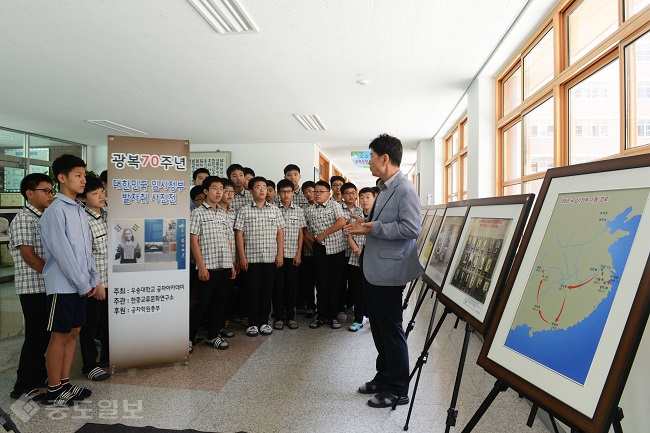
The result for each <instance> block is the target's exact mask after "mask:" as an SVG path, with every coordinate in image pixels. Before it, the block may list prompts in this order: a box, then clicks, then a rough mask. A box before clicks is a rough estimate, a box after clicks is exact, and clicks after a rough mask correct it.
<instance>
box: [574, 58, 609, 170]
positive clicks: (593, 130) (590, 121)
mask: <svg viewBox="0 0 650 433" xmlns="http://www.w3.org/2000/svg"><path fill="white" fill-rule="evenodd" d="M618 76H619V72H618V59H617V60H615V61H613V62H611V63H609V64H608V65H607V66H605V67H603V68H601V69H600V70H598V72H595V73H593V74H592V75H590V76H589V77H587V78H585V79H584V80H583V81H581V82H580V83H578V84H577V85H575V86H573V87H571V88H570V89H569V164H579V163H581V162H587V161H593V160H595V159H600V158H604V157H606V156H610V155H614V154H617V153H619V152H620V138H619V137H620V131H619V120H620V110H619V95H620V92H619V79H618ZM591 82H599V83H603V82H605V83H607V85H608V90H607V95H608V96H607V98H605V99H601V100H590V101H586V100H581V99H579V98H577V97H576V93H579V92H580V88H581V87H583V86H587V87H589V86H591Z"/></svg>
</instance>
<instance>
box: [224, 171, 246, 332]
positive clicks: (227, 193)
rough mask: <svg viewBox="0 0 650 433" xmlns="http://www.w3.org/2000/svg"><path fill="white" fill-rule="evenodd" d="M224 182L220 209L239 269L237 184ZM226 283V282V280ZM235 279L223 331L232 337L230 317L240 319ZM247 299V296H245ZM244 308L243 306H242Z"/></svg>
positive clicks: (233, 258) (226, 180)
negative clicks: (236, 229)
mask: <svg viewBox="0 0 650 433" xmlns="http://www.w3.org/2000/svg"><path fill="white" fill-rule="evenodd" d="M221 180H222V182H223V196H222V197H221V201H220V202H219V207H218V210H220V211H221V212H223V213H225V216H226V221H227V222H228V227H227V230H226V231H227V233H228V239H229V240H230V245H232V260H233V263H235V269H237V265H236V263H237V247H236V245H237V244H236V242H235V220H236V219H237V212H235V210H234V209H233V208H232V200H233V198H234V197H235V184H234V183H232V180H230V179H225V178H222V179H221ZM224 283H226V282H225V281H224ZM234 283H235V280H229V281H228V283H227V284H228V286H227V287H226V291H227V293H228V297H227V299H226V311H225V314H224V316H225V318H226V320H225V323H224V328H223V330H222V332H221V336H222V337H227V338H232V337H234V336H235V334H234V333H233V332H232V331H231V330H230V329H229V328H230V318H233V319H235V318H236V319H237V320H239V316H238V315H237V314H236V312H237V307H238V303H237V302H236V300H237V299H238V295H237V292H236V290H237V288H236V287H235V284H234ZM244 299H245V298H244ZM243 305H246V303H245V302H243V303H242V306H243ZM242 309H243V307H242Z"/></svg>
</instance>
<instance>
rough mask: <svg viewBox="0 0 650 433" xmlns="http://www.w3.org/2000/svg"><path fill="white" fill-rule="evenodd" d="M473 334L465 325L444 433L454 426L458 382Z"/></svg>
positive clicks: (461, 377)
mask: <svg viewBox="0 0 650 433" xmlns="http://www.w3.org/2000/svg"><path fill="white" fill-rule="evenodd" d="M473 333H474V328H472V327H471V326H470V325H469V324H465V339H464V340H463V349H462V350H461V352H460V360H459V361H458V371H456V382H455V383H454V392H453V394H452V396H451V403H450V404H449V409H448V410H447V421H446V425H447V427H446V428H445V433H449V429H451V427H453V426H455V425H456V418H457V417H458V410H457V409H456V402H457V401H458V393H459V392H460V382H461V380H462V379H463V370H464V369H465V359H466V357H467V348H468V347H469V338H470V336H471V335H472V334H473Z"/></svg>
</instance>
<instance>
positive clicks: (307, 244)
mask: <svg viewBox="0 0 650 433" xmlns="http://www.w3.org/2000/svg"><path fill="white" fill-rule="evenodd" d="M315 186H316V184H315V183H314V182H312V181H311V180H308V181H306V182H303V184H302V187H301V189H302V197H303V198H304V201H305V203H306V204H305V205H303V206H302V208H303V210H306V209H307V208H308V207H309V206H311V205H313V204H314V187H315ZM294 197H295V195H294ZM305 220H306V217H305ZM304 233H305V231H304V230H303V249H302V263H301V264H300V285H299V287H298V296H297V300H296V305H297V308H296V313H297V314H304V315H305V319H313V318H314V314H315V311H316V298H315V295H314V285H315V284H316V277H315V269H314V254H313V251H312V242H311V241H309V240H307V238H306V237H305V236H304Z"/></svg>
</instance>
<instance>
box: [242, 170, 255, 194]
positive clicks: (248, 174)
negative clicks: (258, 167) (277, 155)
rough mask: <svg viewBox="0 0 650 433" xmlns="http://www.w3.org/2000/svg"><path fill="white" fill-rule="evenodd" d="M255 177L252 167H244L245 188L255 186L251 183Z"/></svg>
mask: <svg viewBox="0 0 650 433" xmlns="http://www.w3.org/2000/svg"><path fill="white" fill-rule="evenodd" d="M254 177H255V171H254V170H253V169H252V168H250V167H244V179H245V181H244V188H246V189H247V190H249V191H250V190H251V188H253V186H252V185H250V183H249V182H250V180H251V179H252V178H254Z"/></svg>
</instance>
